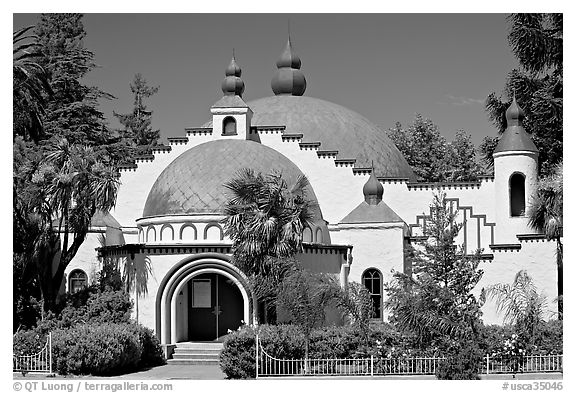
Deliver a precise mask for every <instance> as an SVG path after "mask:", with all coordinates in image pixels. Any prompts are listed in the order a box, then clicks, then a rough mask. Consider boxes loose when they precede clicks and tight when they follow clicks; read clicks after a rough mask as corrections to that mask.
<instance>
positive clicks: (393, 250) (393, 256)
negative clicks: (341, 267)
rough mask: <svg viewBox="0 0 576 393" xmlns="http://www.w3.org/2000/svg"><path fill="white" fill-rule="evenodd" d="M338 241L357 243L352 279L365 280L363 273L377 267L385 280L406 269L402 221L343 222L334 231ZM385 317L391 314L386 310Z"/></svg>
mask: <svg viewBox="0 0 576 393" xmlns="http://www.w3.org/2000/svg"><path fill="white" fill-rule="evenodd" d="M332 239H333V241H334V242H335V243H339V244H341V243H344V244H353V245H354V249H353V251H352V258H353V259H352V263H351V265H350V273H349V275H348V281H349V282H351V281H356V282H358V283H361V282H362V273H364V271H366V269H369V268H376V269H378V270H379V271H380V273H382V281H383V283H385V282H389V281H391V280H392V275H393V271H400V272H402V271H403V269H404V228H403V225H402V224H400V225H399V224H395V225H393V226H383V225H366V224H364V225H362V224H358V225H339V226H338V228H337V229H336V230H334V231H333V232H332ZM383 314H384V320H387V313H386V312H385V311H384V313H383Z"/></svg>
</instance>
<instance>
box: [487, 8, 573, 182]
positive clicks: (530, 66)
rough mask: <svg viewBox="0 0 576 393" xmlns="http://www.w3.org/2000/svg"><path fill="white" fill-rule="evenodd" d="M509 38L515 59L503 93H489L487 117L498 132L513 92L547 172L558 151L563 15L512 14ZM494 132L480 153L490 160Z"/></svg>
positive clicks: (558, 157)
mask: <svg viewBox="0 0 576 393" xmlns="http://www.w3.org/2000/svg"><path fill="white" fill-rule="evenodd" d="M507 20H508V23H509V25H510V28H509V33H508V42H509V44H510V47H511V49H512V53H513V54H514V56H516V58H517V59H518V61H519V63H520V68H519V69H513V70H512V71H510V72H509V74H508V77H507V80H506V86H505V88H504V96H505V97H507V98H501V97H498V96H497V95H496V93H491V94H490V95H489V96H488V98H487V100H486V111H487V112H488V117H489V118H490V120H492V122H493V123H494V124H495V126H496V127H497V128H498V130H499V133H502V132H503V131H504V130H505V129H506V118H505V112H506V109H507V108H508V106H509V105H510V102H511V101H512V97H513V96H514V95H515V96H516V99H517V101H518V103H519V105H520V106H521V107H522V109H523V110H524V112H525V114H526V118H525V120H524V128H525V129H526V131H527V132H528V133H529V134H531V136H532V139H533V140H534V143H535V144H536V147H538V150H539V152H540V155H539V163H540V172H541V173H542V174H549V173H551V172H552V171H553V170H554V167H555V165H556V164H558V163H559V162H560V161H561V160H562V154H563V132H562V131H563V127H562V110H563V65H562V61H563V51H562V45H563V30H562V24H563V16H562V14H511V15H509V16H508V17H507ZM495 140H497V137H487V138H486V139H485V142H484V143H483V144H482V156H483V158H484V160H485V161H486V162H488V163H490V164H493V162H492V154H493V152H494V147H495V146H496V144H495Z"/></svg>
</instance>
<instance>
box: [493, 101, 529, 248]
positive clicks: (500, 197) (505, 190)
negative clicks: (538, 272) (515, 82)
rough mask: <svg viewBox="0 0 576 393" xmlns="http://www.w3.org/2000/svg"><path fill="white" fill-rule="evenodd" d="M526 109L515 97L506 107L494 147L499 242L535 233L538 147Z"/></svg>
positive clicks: (515, 241) (512, 241) (509, 242)
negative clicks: (503, 127)
mask: <svg viewBox="0 0 576 393" xmlns="http://www.w3.org/2000/svg"><path fill="white" fill-rule="evenodd" d="M523 119H524V111H523V110H522V108H520V106H519V105H518V102H516V97H514V99H513V100H512V103H511V104H510V106H509V107H508V109H507V110H506V130H505V131H504V133H503V134H502V136H501V137H500V140H499V141H498V145H497V146H496V149H495V150H494V154H493V157H494V182H495V192H496V233H495V235H496V238H495V242H496V243H498V244H514V243H518V238H517V237H516V235H519V234H528V233H534V232H535V231H534V230H533V229H531V228H530V226H529V218H528V209H529V207H530V204H531V202H532V199H533V198H534V196H535V195H536V192H537V186H538V149H537V148H536V145H535V144H534V142H533V141H532V139H531V138H530V136H529V135H528V133H527V132H526V130H525V129H524V127H523V125H522V120H523Z"/></svg>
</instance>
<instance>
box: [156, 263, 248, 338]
mask: <svg viewBox="0 0 576 393" xmlns="http://www.w3.org/2000/svg"><path fill="white" fill-rule="evenodd" d="M247 288H248V287H247V285H246V279H245V277H244V275H243V274H242V273H241V272H240V271H239V270H238V269H237V268H236V267H235V266H233V265H232V264H231V263H230V262H229V257H228V256H227V255H222V254H197V255H194V256H191V257H189V258H186V259H184V260H183V261H181V262H179V263H178V264H177V265H176V266H174V267H173V268H172V269H170V271H169V272H168V273H167V274H166V276H165V277H164V279H163V280H162V282H161V284H160V288H159V291H158V296H157V301H156V330H157V335H158V337H159V338H160V341H161V342H162V344H174V343H177V342H182V341H213V340H216V339H217V338H218V337H221V336H223V335H225V334H226V333H227V331H228V329H231V330H233V329H237V328H238V327H239V326H240V324H241V321H242V320H244V321H245V322H246V323H248V322H249V321H250V320H251V310H250V302H249V292H248V290H247Z"/></svg>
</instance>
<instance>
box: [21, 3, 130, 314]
mask: <svg viewBox="0 0 576 393" xmlns="http://www.w3.org/2000/svg"><path fill="white" fill-rule="evenodd" d="M28 31H31V30H26V32H18V33H17V34H15V36H18V37H19V38H18V39H21V38H22V39H23V38H24V37H26V34H28V33H27V32H28ZM33 31H34V34H33V35H29V37H28V39H29V40H32V41H30V43H29V46H28V47H27V48H24V49H25V50H33V51H34V52H33V53H32V54H30V55H29V56H24V55H22V56H19V57H17V53H23V52H24V50H23V49H22V46H20V47H19V48H15V71H16V68H18V70H31V71H32V72H28V74H26V73H25V72H24V71H19V72H20V74H17V73H15V75H14V77H15V80H23V82H22V83H14V97H20V100H19V101H16V99H15V103H16V105H14V111H15V112H17V113H16V114H15V116H14V117H15V119H17V122H15V128H14V133H15V134H14V144H13V152H14V162H13V164H14V165H13V227H14V237H13V243H14V254H15V257H14V261H18V263H17V264H19V265H20V266H22V267H23V270H22V272H28V273H30V272H33V275H34V276H35V278H34V279H33V280H30V278H29V277H30V274H28V273H27V274H23V275H22V276H15V277H14V280H15V281H17V280H20V279H26V282H28V283H30V284H37V285H38V286H39V291H40V293H41V297H42V305H43V308H44V311H48V310H52V309H54V308H55V305H56V298H57V295H58V291H59V288H60V286H61V283H62V280H63V277H64V271H65V269H66V267H67V266H68V264H69V263H70V261H71V260H72V258H73V257H74V256H75V255H76V252H77V251H78V249H79V247H80V245H81V244H82V243H83V241H84V239H85V238H86V234H87V232H88V229H89V227H90V222H91V219H92V217H93V215H94V214H95V212H96V211H98V210H104V211H108V210H110V208H111V207H112V206H113V205H114V203H115V198H116V191H117V188H118V179H117V175H116V173H115V170H114V167H113V164H114V163H115V162H117V161H118V157H119V156H121V154H117V155H115V154H113V153H112V149H110V147H111V146H113V145H114V144H115V143H117V138H115V137H114V136H113V135H112V134H111V133H110V132H109V130H108V128H107V127H106V124H105V122H104V116H103V114H102V113H101V112H100V111H99V110H98V107H97V100H98V99H99V98H102V97H110V96H109V95H107V94H105V93H104V92H102V91H101V90H100V89H98V88H96V87H89V86H85V85H84V84H83V83H82V78H83V77H84V76H85V75H86V74H87V73H88V72H89V71H90V70H92V69H93V68H94V67H95V65H94V63H93V57H94V55H93V53H92V52H90V51H89V50H87V49H85V48H84V46H83V38H84V37H85V35H86V33H85V31H84V26H83V24H82V15H80V14H43V15H42V16H41V17H40V21H39V23H38V24H37V25H36V26H35V27H34V30H33ZM19 42H20V41H19ZM16 49H18V50H16ZM16 60H18V62H17V61H16ZM31 61H33V63H30V62H31ZM16 63H17V64H16ZM17 66H18V67H17ZM19 75H20V76H19ZM23 76H27V78H28V80H26V79H25V78H24V77H23ZM32 77H36V78H40V77H41V78H45V80H44V79H43V80H42V82H34V83H32V82H31V80H32ZM44 83H47V84H48V86H49V87H50V89H49V90H48V89H46V88H44ZM34 87H35V88H36V90H35V91H34V93H31V92H30V91H32V90H33V88H34ZM22 97H25V98H22ZM30 111H35V112H34V113H33V114H31V113H32V112H30ZM30 116H32V117H33V118H34V119H36V118H37V119H36V120H34V119H32V118H31V117H30ZM30 119H32V120H30ZM33 126H34V127H39V128H38V129H37V130H32V129H33V128H34V127H33ZM26 127H28V128H26ZM31 127H32V128H31ZM17 284H18V285H21V284H22V283H17Z"/></svg>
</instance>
